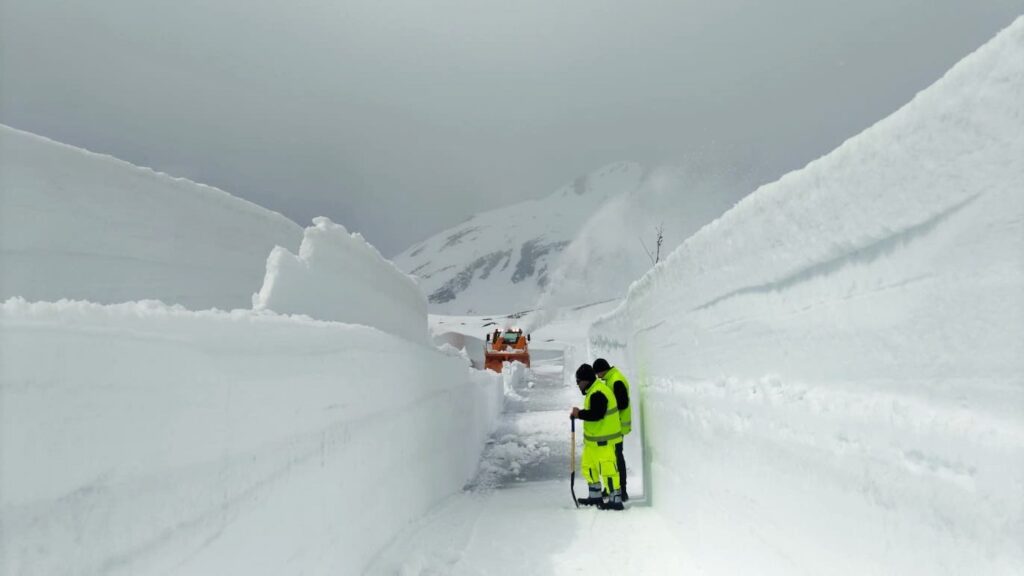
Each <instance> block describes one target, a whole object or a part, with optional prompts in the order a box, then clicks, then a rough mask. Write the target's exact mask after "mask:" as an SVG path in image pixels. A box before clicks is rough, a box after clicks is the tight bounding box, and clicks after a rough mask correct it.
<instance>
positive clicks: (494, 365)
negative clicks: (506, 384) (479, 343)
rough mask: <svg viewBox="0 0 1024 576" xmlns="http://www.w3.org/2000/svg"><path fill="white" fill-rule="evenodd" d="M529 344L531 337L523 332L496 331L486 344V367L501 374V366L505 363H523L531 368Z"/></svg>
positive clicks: (489, 336) (490, 335) (488, 336)
mask: <svg viewBox="0 0 1024 576" xmlns="http://www.w3.org/2000/svg"><path fill="white" fill-rule="evenodd" d="M529 342H530V335H529V334H523V331H522V330H512V329H506V330H505V331H504V332H502V331H500V330H495V331H494V332H492V333H491V334H488V335H487V343H486V344H484V367H485V368H486V369H488V370H493V371H495V372H501V366H502V364H504V363H505V362H522V363H523V364H525V365H527V366H529V365H530V344H529Z"/></svg>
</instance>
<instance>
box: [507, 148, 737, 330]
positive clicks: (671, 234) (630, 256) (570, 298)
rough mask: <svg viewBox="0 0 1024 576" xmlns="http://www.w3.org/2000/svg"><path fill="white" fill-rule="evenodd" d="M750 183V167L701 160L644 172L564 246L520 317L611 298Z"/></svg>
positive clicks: (540, 318) (532, 322)
mask: <svg viewBox="0 0 1024 576" xmlns="http://www.w3.org/2000/svg"><path fill="white" fill-rule="evenodd" d="M755 187H756V185H755V177H754V176H753V174H752V173H751V172H749V171H744V170H739V169H736V168H731V167H725V166H721V165H718V164H715V163H712V162H710V161H707V160H703V159H691V160H689V161H688V162H687V163H686V164H684V165H680V166H666V167H661V168H657V169H654V170H651V171H649V172H647V174H646V175H645V178H644V180H643V182H642V183H641V185H640V186H639V187H637V188H636V189H634V190H628V191H626V192H623V193H621V194H619V195H617V196H615V197H613V198H611V199H610V200H609V201H608V202H606V203H605V204H604V206H602V208H601V209H599V210H598V211H597V212H596V213H595V214H594V215H593V216H592V217H591V218H590V219H589V221H588V222H587V224H586V225H585V226H584V227H583V229H582V230H581V231H580V233H579V234H578V235H577V236H576V238H575V239H574V240H573V241H572V243H571V244H570V245H569V246H568V247H567V248H566V250H565V252H564V253H563V255H562V258H561V259H560V261H559V264H558V267H557V268H556V269H555V271H554V272H553V274H552V276H551V282H550V284H549V286H548V288H547V290H546V291H545V292H544V293H543V295H542V296H541V298H540V300H539V302H538V305H537V307H536V309H537V312H536V313H534V314H533V315H531V317H530V318H529V319H528V320H527V321H526V322H525V324H526V325H527V328H528V329H535V328H537V327H539V326H542V325H543V324H545V323H547V321H549V320H550V319H551V318H552V317H553V316H554V315H555V314H557V311H558V310H559V309H561V308H565V307H571V306H580V305H585V304H591V303H596V302H603V301H608V300H615V299H619V298H622V297H624V296H625V294H626V291H627V290H628V289H629V286H630V285H631V284H632V283H633V281H634V280H636V279H637V278H640V277H641V276H643V275H644V274H645V273H647V271H649V270H650V269H651V268H652V267H654V266H655V259H657V255H658V246H657V237H658V231H659V230H660V231H661V233H662V238H663V243H662V245H661V247H660V256H661V259H664V258H665V256H667V255H668V254H669V253H670V252H672V250H674V249H675V248H676V247H678V246H679V245H680V244H682V243H683V241H684V240H686V239H687V238H689V237H690V236H692V235H693V234H694V233H696V232H697V231H698V230H700V229H701V228H702V227H703V226H704V225H705V224H708V223H709V222H711V221H713V220H715V219H716V218H717V217H718V216H720V215H721V214H723V213H724V212H725V211H726V210H728V209H729V208H731V207H732V206H733V205H734V204H735V203H736V202H737V201H739V200H740V199H741V198H743V197H744V196H745V195H747V194H748V193H749V192H750V191H751V190H753V189H754V188H755Z"/></svg>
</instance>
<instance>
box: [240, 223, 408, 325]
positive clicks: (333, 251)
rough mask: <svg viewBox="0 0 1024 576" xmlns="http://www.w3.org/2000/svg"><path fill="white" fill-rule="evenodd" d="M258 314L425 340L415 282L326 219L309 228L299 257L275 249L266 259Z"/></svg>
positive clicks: (256, 305)
mask: <svg viewBox="0 0 1024 576" xmlns="http://www.w3.org/2000/svg"><path fill="white" fill-rule="evenodd" d="M252 304H253V308H254V309H255V310H273V311H275V312H280V313H284V314H305V315H307V316H311V317H313V318H317V319H320V320H333V321H337V322H348V323H354V324H363V325H365V326H373V327H375V328H379V329H381V330H384V331H385V332H390V333H392V334H397V335H399V336H402V337H404V338H408V339H410V340H416V341H423V342H425V341H426V340H427V300H426V297H424V295H423V292H421V291H420V288H419V286H417V284H416V282H415V281H414V280H413V279H412V278H410V277H409V276H407V275H406V274H405V273H404V272H402V271H401V270H399V269H398V268H397V267H396V266H395V265H394V264H392V263H391V262H389V261H388V260H385V259H384V257H383V256H381V255H380V252H378V251H377V249H376V248H374V247H373V246H371V245H370V244H369V243H367V242H366V240H364V239H363V237H362V235H360V234H349V233H348V231H347V230H345V227H344V226H341V225H340V224H335V223H333V222H331V221H330V220H328V219H327V218H315V219H314V220H313V226H310V227H309V228H306V232H305V234H304V236H303V238H302V245H301V246H300V247H299V254H298V256H296V255H294V254H292V253H291V252H289V251H288V250H286V249H284V248H281V247H277V248H275V249H274V251H273V252H271V254H270V257H269V258H268V259H267V273H266V276H265V278H264V280H263V288H261V289H260V291H259V293H257V294H255V295H253V300H252Z"/></svg>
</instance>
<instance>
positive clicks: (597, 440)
mask: <svg viewBox="0 0 1024 576" xmlns="http://www.w3.org/2000/svg"><path fill="white" fill-rule="evenodd" d="M576 385H577V386H579V388H580V392H582V393H583V396H584V399H583V409H582V410H581V409H580V408H578V407H575V408H573V409H572V417H573V418H579V419H580V420H583V461H582V462H581V465H582V468H583V475H584V477H586V479H587V488H588V494H587V497H586V498H582V499H580V501H579V503H580V504H583V505H584V506H597V507H598V508H600V509H602V510H623V509H624V507H623V505H622V492H621V489H620V486H619V468H618V464H617V463H616V460H615V445H616V443H620V442H621V441H622V424H621V423H620V421H619V408H618V405H617V404H616V403H615V395H614V394H613V393H612V391H611V390H610V389H609V388H608V386H607V385H605V383H604V381H602V380H600V379H599V378H597V374H595V373H594V368H593V367H592V366H590V365H589V364H583V365H581V366H580V367H579V369H577V370H576ZM572 449H573V450H575V449H576V447H575V446H573V447H572ZM602 480H604V488H605V489H607V491H608V501H607V502H606V501H605V500H604V497H603V495H602V490H601V487H602V486H601V481H602Z"/></svg>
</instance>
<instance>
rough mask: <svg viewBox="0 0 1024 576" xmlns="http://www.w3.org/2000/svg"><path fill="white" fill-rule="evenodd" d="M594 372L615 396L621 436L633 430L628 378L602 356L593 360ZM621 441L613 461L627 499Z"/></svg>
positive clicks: (624, 463)
mask: <svg viewBox="0 0 1024 576" xmlns="http://www.w3.org/2000/svg"><path fill="white" fill-rule="evenodd" d="M594 372H595V373H596V374H597V377H598V378H599V379H601V380H604V383H605V384H606V385H607V386H608V388H609V389H610V390H611V391H612V395H613V396H615V403H616V404H617V405H618V408H619V423H620V424H621V425H622V438H623V440H625V438H626V435H627V434H629V433H630V432H632V430H633V404H632V402H631V400H632V399H631V398H630V397H629V396H630V392H629V380H626V377H625V376H623V374H622V371H620V370H619V369H618V368H617V367H615V366H611V365H610V364H608V361H607V360H605V359H604V358H598V359H597V360H594ZM622 444H623V442H622V441H621V440H620V441H619V442H618V443H617V444H616V445H615V463H616V464H617V465H618V467H619V481H620V482H621V483H622V501H623V502H628V501H629V492H627V490H626V481H627V478H626V456H625V454H623V450H622Z"/></svg>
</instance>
